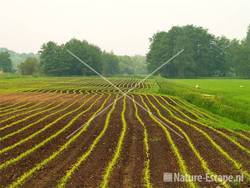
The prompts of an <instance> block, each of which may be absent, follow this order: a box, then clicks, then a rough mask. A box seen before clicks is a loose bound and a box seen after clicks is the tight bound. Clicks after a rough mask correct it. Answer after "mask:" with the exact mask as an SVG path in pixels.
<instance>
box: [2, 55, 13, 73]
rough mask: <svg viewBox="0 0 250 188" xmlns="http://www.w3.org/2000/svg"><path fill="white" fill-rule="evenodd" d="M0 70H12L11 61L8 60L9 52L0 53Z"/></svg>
mask: <svg viewBox="0 0 250 188" xmlns="http://www.w3.org/2000/svg"><path fill="white" fill-rule="evenodd" d="M0 71H3V72H12V71H13V67H12V62H11V60H10V54H9V53H8V52H1V53H0Z"/></svg>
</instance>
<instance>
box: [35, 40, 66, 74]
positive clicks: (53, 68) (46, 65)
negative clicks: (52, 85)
mask: <svg viewBox="0 0 250 188" xmlns="http://www.w3.org/2000/svg"><path fill="white" fill-rule="evenodd" d="M62 52H63V51H62V46H59V45H57V44H56V43H54V42H52V41H50V42H48V43H46V44H44V45H43V46H42V48H41V50H40V62H41V69H42V71H43V73H45V74H46V75H56V76H60V75H64V74H65V71H66V70H67V69H68V67H66V66H65V64H64V63H63V59H62Z"/></svg>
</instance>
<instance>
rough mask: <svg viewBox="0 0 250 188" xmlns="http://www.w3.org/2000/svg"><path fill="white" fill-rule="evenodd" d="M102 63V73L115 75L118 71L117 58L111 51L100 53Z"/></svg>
mask: <svg viewBox="0 0 250 188" xmlns="http://www.w3.org/2000/svg"><path fill="white" fill-rule="evenodd" d="M102 64H103V68H102V69H103V71H102V73H103V74H104V75H108V76H110V75H115V74H118V73H119V58H118V57H117V56H116V55H114V54H113V53H107V52H103V54H102Z"/></svg>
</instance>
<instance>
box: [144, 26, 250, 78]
mask: <svg viewBox="0 0 250 188" xmlns="http://www.w3.org/2000/svg"><path fill="white" fill-rule="evenodd" d="M150 42H151V44H150V51H149V52H148V54H147V62H148V69H149V70H150V71H152V70H154V69H155V68H157V67H158V66H160V65H161V64H163V63H164V62H166V61H167V60H168V59H170V58H171V57H172V56H173V55H175V54H176V53H177V52H178V51H180V50H181V49H185V51H184V52H183V53H182V54H181V56H179V57H178V58H176V59H174V60H173V61H172V62H171V63H169V64H167V65H166V66H165V67H164V68H163V69H162V70H161V71H160V72H159V74H160V75H162V76H167V77H201V76H202V77H208V76H235V75H237V76H240V77H248V78H250V56H249V54H250V27H249V31H248V36H247V37H246V39H245V40H243V41H242V42H240V41H237V40H232V41H230V40H229V39H227V38H226V37H215V36H214V35H212V34H210V33H208V31H207V30H205V29H203V28H202V27H196V26H193V25H187V26H183V27H179V26H174V27H172V28H171V29H170V30H169V31H168V32H159V33H156V34H155V35H154V36H153V37H152V39H150Z"/></svg>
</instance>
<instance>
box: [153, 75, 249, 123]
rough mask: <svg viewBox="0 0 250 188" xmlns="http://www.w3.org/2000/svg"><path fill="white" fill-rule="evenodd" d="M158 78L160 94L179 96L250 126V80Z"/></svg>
mask: <svg viewBox="0 0 250 188" xmlns="http://www.w3.org/2000/svg"><path fill="white" fill-rule="evenodd" d="M157 80H158V84H159V87H160V93H166V94H172V95H176V96H179V97H181V98H183V99H185V100H187V101H189V102H191V103H193V104H195V105H197V106H199V107H201V108H205V109H207V110H209V111H211V112H213V113H215V114H218V115H221V116H224V117H227V118H229V119H232V120H235V121H238V122H241V123H245V124H249V125H250V118H249V117H250V80H244V79H211V78H210V79H157Z"/></svg>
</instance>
